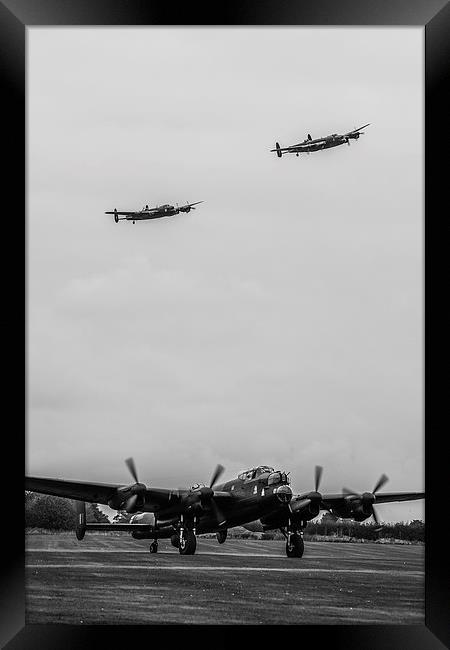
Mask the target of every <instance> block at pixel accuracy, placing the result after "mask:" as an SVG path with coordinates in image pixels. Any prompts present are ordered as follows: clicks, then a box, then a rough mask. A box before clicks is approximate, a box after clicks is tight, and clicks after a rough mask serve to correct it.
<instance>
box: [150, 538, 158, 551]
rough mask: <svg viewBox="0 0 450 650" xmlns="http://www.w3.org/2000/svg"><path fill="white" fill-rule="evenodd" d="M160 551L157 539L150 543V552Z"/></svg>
mask: <svg viewBox="0 0 450 650" xmlns="http://www.w3.org/2000/svg"><path fill="white" fill-rule="evenodd" d="M157 552H158V542H157V541H156V539H155V541H154V542H152V543H151V544H150V553H157Z"/></svg>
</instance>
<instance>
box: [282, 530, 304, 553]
mask: <svg viewBox="0 0 450 650" xmlns="http://www.w3.org/2000/svg"><path fill="white" fill-rule="evenodd" d="M304 550H305V544H304V542H303V537H301V536H300V535H299V534H298V533H291V534H290V535H289V537H288V540H287V542H286V555H287V556H288V557H302V555H303V552H304Z"/></svg>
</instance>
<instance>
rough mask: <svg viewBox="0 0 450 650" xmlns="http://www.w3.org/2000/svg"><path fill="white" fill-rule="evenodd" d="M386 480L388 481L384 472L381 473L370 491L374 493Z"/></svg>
mask: <svg viewBox="0 0 450 650" xmlns="http://www.w3.org/2000/svg"><path fill="white" fill-rule="evenodd" d="M388 481H389V479H388V477H387V476H386V474H382V475H381V476H380V478H379V479H378V483H377V484H376V485H375V487H374V488H373V490H372V493H373V494H376V493H377V492H378V490H380V489H381V488H382V487H383V485H385V484H386V483H387V482H388Z"/></svg>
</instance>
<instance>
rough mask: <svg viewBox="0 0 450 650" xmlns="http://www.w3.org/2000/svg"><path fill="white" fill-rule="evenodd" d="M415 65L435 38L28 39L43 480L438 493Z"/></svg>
mask: <svg viewBox="0 0 450 650" xmlns="http://www.w3.org/2000/svg"><path fill="white" fill-rule="evenodd" d="M422 59H423V29H422V28H400V29H393V28H387V29H382V28H376V29H370V28H367V29H366V28H348V29H343V28H342V29H334V28H328V29H318V28H311V29H310V28H292V27H289V28H224V29H222V28H196V29H194V28H192V29H188V28H167V29H166V28H164V29H163V28H99V29H97V28H88V29H85V28H49V29H46V28H31V29H30V28H29V29H28V97H27V102H28V215H27V235H28V242H27V245H28V300H27V305H28V350H27V357H28V432H27V470H28V472H29V473H31V474H36V475H41V476H59V477H65V478H78V479H83V480H100V481H105V482H114V481H118V482H124V483H125V482H128V481H129V478H130V477H129V475H128V473H127V470H126V467H125V465H124V463H123V459H124V458H126V457H128V456H130V455H133V456H134V457H135V459H136V463H137V466H138V469H139V478H140V480H142V481H145V482H147V483H148V484H153V485H157V486H173V485H175V486H187V485H190V484H192V483H193V482H195V481H203V482H207V481H208V480H209V478H210V475H211V473H212V471H213V469H214V467H215V465H216V464H217V463H218V462H220V463H222V464H223V465H225V466H226V469H227V471H226V474H225V477H232V476H233V475H235V474H236V473H237V472H238V471H239V470H242V469H245V468H246V467H249V466H255V465H258V464H269V465H273V466H276V467H278V468H284V469H286V470H288V471H289V470H290V471H291V478H292V487H293V489H294V491H300V490H304V489H310V488H312V487H313V468H314V465H315V464H322V465H323V466H324V476H323V482H322V486H321V488H322V490H323V491H324V492H327V491H329V492H335V491H337V490H339V489H341V487H342V486H343V485H346V486H348V487H350V488H354V489H356V490H365V489H372V488H373V486H374V484H375V482H376V480H377V479H378V477H379V475H380V474H381V473H382V472H385V473H386V474H388V476H389V477H390V482H389V484H388V485H387V486H386V488H385V490H389V491H391V490H392V491H394V490H399V491H403V490H421V489H423V487H424V481H423V443H424V440H423V379H422V377H423V359H422V357H423V346H422V338H423V285H422V273H423V250H422V247H423V180H422V179H423V65H422ZM367 122H371V123H372V124H371V126H369V127H368V128H367V129H366V130H365V135H363V136H362V137H361V138H360V139H359V140H358V141H357V142H356V141H355V142H354V143H352V144H351V146H350V147H347V146H343V147H337V148H335V149H331V150H328V151H324V152H318V153H316V154H311V155H310V156H304V157H300V158H296V157H295V156H286V157H283V158H282V159H281V160H279V159H278V158H277V157H276V156H275V154H273V153H270V152H269V149H271V148H273V146H274V143H275V140H278V141H279V142H280V143H281V145H282V146H287V145H288V144H292V143H294V142H299V141H300V140H303V139H304V138H305V137H306V135H307V133H311V134H312V137H319V136H323V135H326V134H328V133H334V132H343V131H348V130H351V129H353V128H355V127H358V126H360V125H362V124H365V123H367ZM200 200H204V201H205V203H204V204H202V205H200V206H198V209H197V210H195V211H193V212H191V213H190V214H188V215H179V216H176V217H174V218H168V219H161V220H157V221H148V222H142V223H137V224H136V225H134V226H133V225H132V224H131V223H126V222H121V223H119V225H116V224H115V223H114V221H113V219H112V217H111V216H108V215H105V214H104V212H105V210H112V209H114V207H117V209H119V210H132V209H140V208H141V207H142V206H143V205H144V204H145V203H148V204H149V205H155V204H160V203H176V202H178V203H180V204H181V203H184V202H185V201H191V202H192V201H200ZM379 513H380V516H381V517H382V518H385V519H387V520H394V519H410V518H413V517H416V516H417V517H423V516H424V513H423V504H422V503H421V502H419V503H414V504H398V505H395V506H380V507H379Z"/></svg>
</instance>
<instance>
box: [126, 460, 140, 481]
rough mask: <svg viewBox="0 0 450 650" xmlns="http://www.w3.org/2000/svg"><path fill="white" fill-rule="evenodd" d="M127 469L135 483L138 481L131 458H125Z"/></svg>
mask: <svg viewBox="0 0 450 650" xmlns="http://www.w3.org/2000/svg"><path fill="white" fill-rule="evenodd" d="M125 463H126V465H127V467H128V469H129V470H130V472H131V475H132V477H133V478H134V481H135V483H139V481H138V477H137V472H136V465H135V464H134V460H133V459H132V458H127V459H126V461H125Z"/></svg>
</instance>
